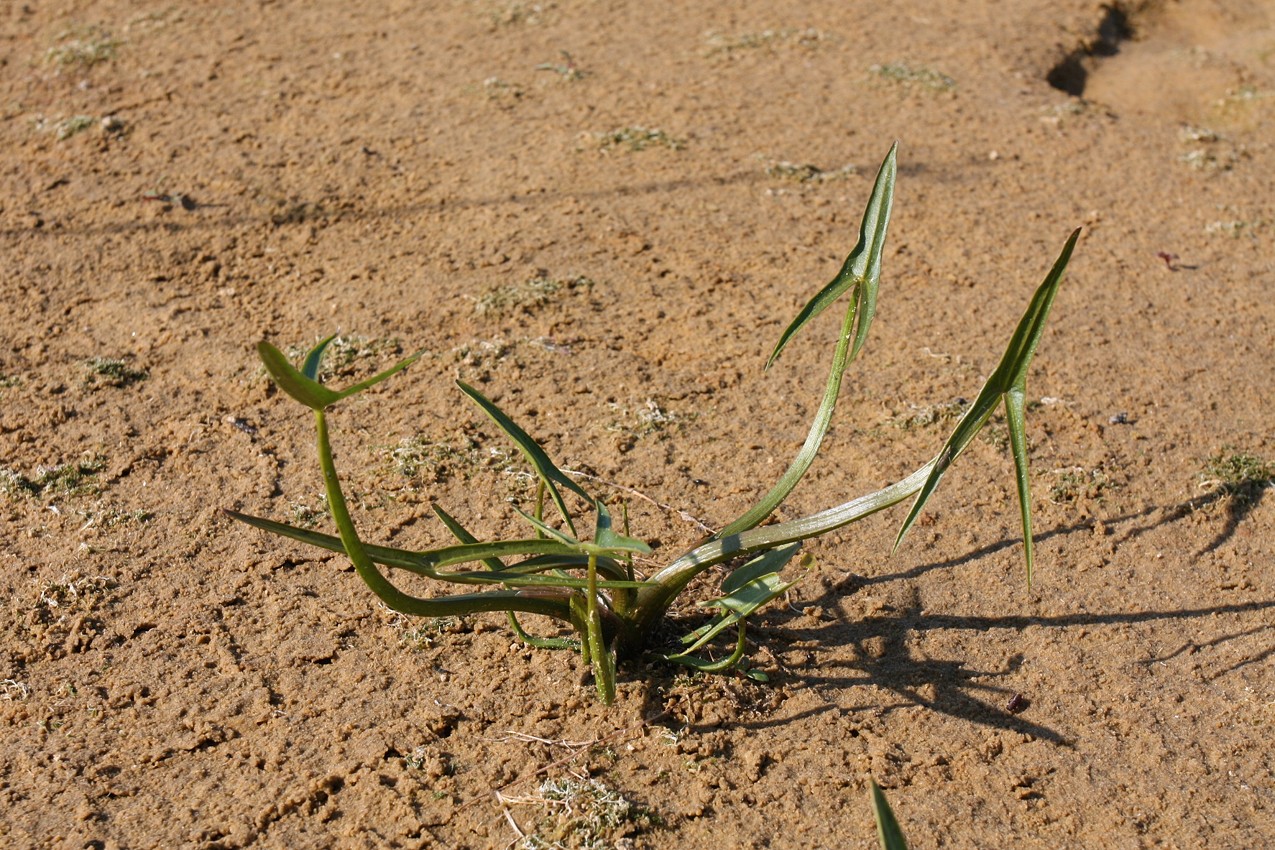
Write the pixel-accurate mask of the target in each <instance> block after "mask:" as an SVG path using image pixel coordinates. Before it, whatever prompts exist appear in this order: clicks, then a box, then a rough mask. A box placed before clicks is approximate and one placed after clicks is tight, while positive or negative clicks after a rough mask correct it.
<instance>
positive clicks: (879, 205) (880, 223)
mask: <svg viewBox="0 0 1275 850" xmlns="http://www.w3.org/2000/svg"><path fill="white" fill-rule="evenodd" d="M897 148H898V144H897V143H896V144H895V145H894V146H893V147H891V148H890V152H889V153H888V154H887V155H886V157H885V161H884V162H882V163H881V168H880V170H879V171H878V172H877V179H876V184H875V185H874V186H873V190H872V197H871V198H870V199H869V201H868V206H867V208H866V209H865V210H864V213H863V221H862V223H861V224H860V226H859V241H858V243H857V244H856V245H855V247H854V250H853V251H851V252H850V256H849V257H847V258H846V261H845V263H844V264H843V265H842V267H841V271H840V272H839V273H838V274H837V276H836V277H835V278H834V279H833V280H832V282H831V283H829V284H828V285H827V286H825V287H824V288H823V289H822V290H820V292H819V293H818V294H817V295H815V297H814V298H813V299H811V300H810V302H809V303H807V304H806V306H805V307H804V308H803V309H802V311H801V312H800V313H799V314H798V315H797V318H795V319H794V320H793V322H792V324H790V325H789V326H788V328H787V330H785V331H784V333H783V335H782V336H781V337H780V339H779V344H778V345H776V346H775V350H774V351H773V352H772V353H771V355H770V360H769V361H767V363H766V368H768V369H769V368H770V366H771V364H773V363H774V362H775V360H776V359H777V358H778V357H779V354H780V352H781V351H783V349H784V346H786V345H787V344H788V342H789V341H790V340H791V339H792V338H793V337H795V336H796V334H797V333H798V332H799V331H800V330H801V329H802V328H803V327H805V325H806V324H807V323H809V322H810V321H811V320H812V319H813V318H814V317H815V316H817V315H819V314H820V313H821V312H823V310H824V309H825V308H827V307H828V306H830V305H831V304H832V303H833V302H834V301H836V300H837V299H838V298H840V297H841V296H842V294H844V293H845V292H847V291H850V290H853V294H852V296H851V298H850V303H849V306H848V307H847V308H846V314H845V318H844V319H843V320H842V325H841V332H840V334H839V335H838V337H837V345H836V348H835V350H834V352H833V357H832V368H831V370H830V371H829V373H828V383H827V386H826V387H825V388H824V394H823V399H822V400H821V401H820V403H819V410H818V411H817V412H816V413H815V418H814V421H813V422H812V423H811V425H810V431H809V433H808V434H807V435H806V441H805V443H803V444H802V447H801V449H800V450H799V451H798V452H797V455H796V457H794V458H793V460H792V463H791V464H789V466H788V469H787V470H786V471H785V472H784V474H783V475H782V476H781V477H780V479H779V481H777V482H776V483H775V486H774V487H772V488H771V489H770V492H768V493H767V494H766V495H765V496H763V497H762V499H761V501H759V502H758V503H757V504H756V505H754V506H753V507H752V508H751V509H749V510H748V511H747V512H746V513H744V514H743V515H742V516H740V517H739V518H738V519H736V520H735V521H734V522H732V523H730V524H729V525H727V526H726V527H725V528H723V529H722V530H721V531H719V532H718V533H717V535H716V536H717V537H727V536H729V535H732V534H738V533H739V532H741V531H744V530H746V529H749V528H754V527H756V526H758V525H760V524H761V523H762V522H764V521H765V520H766V518H767V517H769V516H770V515H771V514H772V513H774V511H775V509H776V508H777V507H779V505H780V504H781V503H782V502H783V501H784V499H786V498H788V494H789V493H791V492H792V491H793V488H795V487H796V486H797V482H798V481H800V480H801V478H802V476H803V475H805V474H806V471H807V470H808V469H810V465H811V463H813V462H814V459H815V456H816V455H818V453H819V446H820V445H821V444H822V443H823V438H824V435H825V434H827V432H828V426H829V425H830V424H831V422H832V414H833V411H834V410H835V409H836V407H837V396H838V395H840V393H841V378H842V376H843V375H844V374H845V371H846V367H847V366H849V365H850V363H851V362H852V361H853V360H854V358H855V356H856V355H858V353H859V350H860V349H861V348H862V347H863V343H864V341H865V340H866V339H867V336H868V328H869V327H870V326H871V324H872V317H873V315H874V314H875V313H876V304H877V289H878V287H879V284H880V280H881V252H882V249H883V247H884V245H885V235H886V229H887V227H888V225H889V223H890V207H891V205H892V204H893V202H894V181H895V175H896V172H897V167H896V163H895V152H896V149H897ZM856 325H857V327H856ZM852 339H853V342H854V345H853V347H851V340H852Z"/></svg>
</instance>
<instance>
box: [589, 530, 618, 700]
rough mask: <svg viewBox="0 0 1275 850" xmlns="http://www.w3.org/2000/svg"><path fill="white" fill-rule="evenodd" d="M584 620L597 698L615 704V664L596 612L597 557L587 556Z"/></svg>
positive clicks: (599, 614) (598, 612) (600, 620)
mask: <svg viewBox="0 0 1275 850" xmlns="http://www.w3.org/2000/svg"><path fill="white" fill-rule="evenodd" d="M586 592H587V593H588V595H589V596H588V599H587V603H586V604H587V606H588V607H587V609H586V612H587V613H586V619H587V622H588V631H589V633H588V641H589V656H590V658H591V659H592V660H593V678H594V681H595V683H596V684H597V686H598V698H599V699H601V700H602V703H603V704H604V705H610V704H611V703H613V702H615V663H614V661H613V659H612V658H611V652H610V650H609V649H608V648H607V645H606V639H605V638H604V636H603V634H602V614H601V612H600V611H599V610H598V556H597V555H590V556H589V589H588V590H587V591H586Z"/></svg>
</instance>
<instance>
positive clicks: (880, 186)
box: [766, 142, 899, 369]
mask: <svg viewBox="0 0 1275 850" xmlns="http://www.w3.org/2000/svg"><path fill="white" fill-rule="evenodd" d="M898 148H899V143H898V142H895V143H894V144H893V145H891V146H890V152H889V153H888V154H886V157H885V160H884V161H882V163H881V168H880V169H879V170H878V171H877V179H876V183H875V184H874V185H873V187H872V196H871V198H870V199H869V200H868V206H867V208H866V209H865V210H864V212H863V221H862V223H861V224H860V226H859V242H858V244H856V245H855V246H854V250H852V251H851V252H850V256H848V257H846V261H845V263H844V264H843V265H842V267H841V272H840V273H839V274H838V275H837V276H836V277H835V278H833V280H832V282H831V283H829V284H828V285H827V286H825V287H824V288H823V289H822V290H820V291H819V293H818V294H817V295H815V297H814V298H812V299H810V301H809V303H807V304H806V306H805V307H804V308H802V310H801V312H800V313H798V314H797V318H795V319H793V321H792V324H790V325H789V326H788V328H787V330H785V331H784V332H783V335H782V336H780V338H779V344H778V345H776V346H775V350H774V351H772V352H771V354H770V359H769V360H767V361H766V368H767V369H769V368H770V367H771V365H772V364H774V362H775V361H776V360H778V359H779V355H780V353H781V352H782V351H783V350H784V347H785V346H786V345H788V343H789V342H790V341H791V340H792V338H793V337H795V336H796V335H797V333H798V331H800V330H801V329H802V328H803V327H805V326H806V324H807V323H809V322H810V320H811V319H813V318H814V317H815V316H818V315H819V314H820V313H822V312H823V311H824V310H825V309H826V308H827V307H828V306H830V305H831V304H832V303H833V302H834V301H836V300H837V299H838V298H840V297H841V294H842V293H844V292H845V291H846V290H848V289H850V288H851V287H853V286H857V287H859V289H858V291H857V293H856V298H857V300H858V305H857V306H858V329H857V330H856V331H855V335H854V348H853V349H852V350H851V353H850V359H851V360H853V359H854V358H855V357H856V356H857V355H858V354H859V351H860V349H862V348H863V343H864V341H865V340H866V339H867V338H868V328H869V327H870V326H871V324H872V317H873V316H874V315H875V313H876V304H877V284H878V282H879V281H880V278H881V251H882V248H884V246H885V232H886V228H887V227H888V226H889V224H890V208H891V206H892V205H893V203H894V181H895V176H896V174H897V171H898V169H897V165H896V154H897V152H898Z"/></svg>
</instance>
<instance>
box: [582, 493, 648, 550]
mask: <svg viewBox="0 0 1275 850" xmlns="http://www.w3.org/2000/svg"><path fill="white" fill-rule="evenodd" d="M593 507H594V509H595V510H596V511H597V514H598V527H597V529H596V530H595V531H594V534H593V542H594V544H595V545H596V546H598V547H599V548H601V549H603V550H604V551H606V552H607V553H610V554H616V553H619V552H638V553H641V554H643V555H649V554H651V547H650V546H648V545H647V544H646V543H645V542H643V541H641V540H638V539H637V538H635V537H625V536H624V535H623V534H620V533H618V532H616V531H615V530H614V529H613V528H612V521H611V512H610V511H608V510H607V506H606V505H604V504H603V503H602V502H601V501H596V500H595V501H594V503H593Z"/></svg>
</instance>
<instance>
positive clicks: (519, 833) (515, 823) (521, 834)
mask: <svg viewBox="0 0 1275 850" xmlns="http://www.w3.org/2000/svg"><path fill="white" fill-rule="evenodd" d="M496 800H497V801H499V802H500V811H501V813H502V814H504V816H505V820H507V821H509V827H510V828H511V829H512V830H513V831H514V834H515V835H517V836H518V839H517V840H518V841H526V840H527V833H525V832H523V831H522V829H521V828H520V827H519V826H518V821H516V820H514V816H513V813H512V812H511V811H509V807H508V806H507V805H505V798H504V796H502V795H501V793H500V792H499V791H497V792H496ZM510 843H511V844H512V843H513V842H510Z"/></svg>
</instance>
